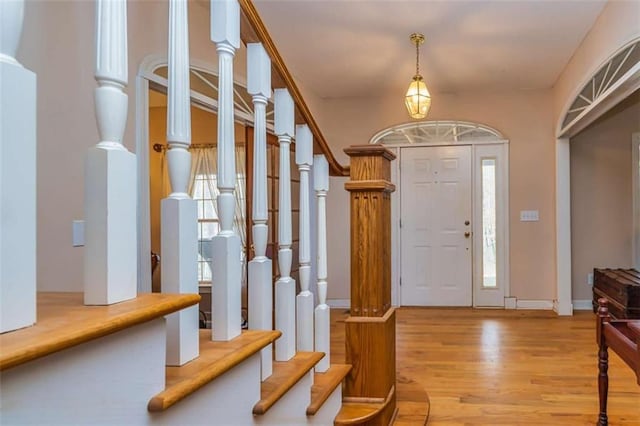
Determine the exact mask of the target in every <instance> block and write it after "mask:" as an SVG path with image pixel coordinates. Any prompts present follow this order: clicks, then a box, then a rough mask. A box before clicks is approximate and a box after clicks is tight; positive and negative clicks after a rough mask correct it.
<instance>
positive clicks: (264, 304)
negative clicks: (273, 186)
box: [247, 43, 273, 380]
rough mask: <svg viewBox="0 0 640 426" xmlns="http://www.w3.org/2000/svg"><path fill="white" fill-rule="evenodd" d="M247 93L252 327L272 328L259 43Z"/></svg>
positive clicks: (267, 369)
mask: <svg viewBox="0 0 640 426" xmlns="http://www.w3.org/2000/svg"><path fill="white" fill-rule="evenodd" d="M247 83H248V84H247V91H248V92H249V94H251V95H252V97H253V106H254V132H253V212H252V215H253V244H254V247H255V257H254V258H253V259H252V260H251V261H250V262H249V328H250V329H255V330H272V329H273V320H272V315H273V290H272V282H271V273H272V272H271V271H272V266H271V259H269V258H268V257H267V256H266V252H267V238H268V225H267V219H268V216H267V209H268V204H267V121H266V109H267V101H268V100H269V98H270V97H271V60H270V59H269V55H267V52H266V51H265V50H264V47H263V46H262V44H260V43H250V44H248V45H247ZM261 358H262V380H264V379H266V378H267V377H269V376H271V373H272V372H273V364H272V361H273V350H272V346H271V345H268V346H267V347H265V348H264V349H263V350H262V351H261Z"/></svg>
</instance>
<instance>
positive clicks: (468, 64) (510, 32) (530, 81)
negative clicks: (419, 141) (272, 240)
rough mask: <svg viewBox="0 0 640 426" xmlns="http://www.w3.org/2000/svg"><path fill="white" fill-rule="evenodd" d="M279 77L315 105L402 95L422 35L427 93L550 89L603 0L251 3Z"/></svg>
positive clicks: (275, 0)
mask: <svg viewBox="0 0 640 426" xmlns="http://www.w3.org/2000/svg"><path fill="white" fill-rule="evenodd" d="M254 2H255V5H256V8H257V9H258V12H259V13H260V16H261V17H262V19H263V21H264V22H265V25H266V27H267V29H268V30H269V32H270V34H271V36H272V38H273V40H274V42H275V44H276V46H277V48H278V50H279V51H280V54H281V55H282V57H283V58H284V61H285V63H286V64H287V67H288V68H289V70H290V72H291V73H292V74H293V75H294V76H295V78H296V79H297V80H298V81H299V82H300V83H301V84H302V85H303V86H304V87H305V89H306V90H311V91H313V92H314V93H315V94H316V95H318V96H320V97H322V98H339V97H366V96H377V95H384V94H397V93H398V92H401V93H403V92H404V91H406V89H407V86H408V84H409V81H410V79H411V77H412V76H413V74H414V73H415V47H414V46H413V45H412V44H411V42H410V41H409V34H411V33H412V32H422V33H424V35H425V36H426V42H425V44H424V45H423V46H422V48H421V52H420V67H421V73H422V75H423V76H424V78H425V81H426V82H427V85H428V87H429V90H430V91H431V92H432V93H458V92H463V91H465V92H466V91H487V90H491V91H501V90H514V89H542V88H549V87H552V86H553V84H554V83H555V81H556V79H557V78H558V76H559V74H560V72H561V71H562V69H563V68H564V66H565V65H566V64H567V62H568V61H569V59H570V58H571V55H572V54H573V52H574V51H575V50H576V48H577V47H578V46H579V45H580V42H581V41H582V39H583V38H584V37H585V35H586V34H587V33H588V31H589V29H590V28H591V27H592V25H593V23H594V22H595V20H596V18H597V17H598V15H599V13H600V12H601V10H602V8H603V7H604V5H605V3H606V1H605V0H594V1H560V0H557V1H540V0H536V1H532V0H522V1H483V0H477V1H426V0H423V1H418V0H414V1H394V0H386V1H380V0H254Z"/></svg>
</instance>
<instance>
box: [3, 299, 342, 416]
mask: <svg viewBox="0 0 640 426" xmlns="http://www.w3.org/2000/svg"><path fill="white" fill-rule="evenodd" d="M198 301H199V296H198V295H170V294H145V295H141V296H139V297H138V298H136V299H133V300H130V301H126V302H121V303H118V304H114V305H109V306H84V305H83V303H82V294H79V293H73V294H70V293H49V294H39V304H38V308H39V309H38V312H39V320H38V323H37V325H36V326H33V327H30V328H26V329H22V330H17V331H14V332H10V333H5V334H2V335H0V348H2V351H1V356H0V380H1V382H2V393H1V395H0V401H1V403H2V407H3V410H2V416H3V417H2V418H3V422H7V423H8V424H14V423H23V422H34V423H38V422H42V421H43V419H45V418H46V419H47V423H48V424H70V423H77V424H87V423H92V424H114V422H115V423H119V424H200V423H204V422H205V421H206V422H209V421H208V420H207V419H211V421H210V422H209V423H210V424H237V425H249V424H261V425H264V424H272V425H285V424H291V425H300V424H322V425H328V424H332V423H333V419H334V417H335V415H336V414H337V411H338V410H339V408H340V402H341V393H342V391H341V383H342V380H343V378H344V377H345V375H346V374H347V373H348V372H349V370H350V366H347V365H335V366H332V367H331V368H330V369H329V371H327V372H326V373H315V374H314V373H313V367H314V366H315V365H316V363H317V362H318V361H319V360H320V359H322V357H324V354H323V353H320V352H298V353H297V354H296V355H295V356H294V357H293V358H292V359H291V360H289V361H286V362H275V363H274V368H273V374H272V375H271V376H270V377H269V378H268V379H267V380H265V381H263V382H261V381H260V350H261V349H262V348H264V347H265V346H267V345H270V344H273V342H274V341H275V340H276V339H277V338H278V337H279V336H280V332H279V331H259V330H248V331H244V332H243V333H242V335H240V336H239V337H237V338H235V339H233V340H230V341H226V342H213V341H211V340H210V330H202V331H201V340H200V356H199V357H198V358H197V359H195V360H193V361H191V362H188V363H186V364H185V365H183V366H180V367H164V363H165V351H164V349H165V340H166V331H165V326H164V325H165V320H164V315H168V314H171V313H174V312H177V311H178V310H180V309H183V308H186V307H188V306H192V305H194V304H196V303H198ZM96 352H99V353H101V354H103V355H105V356H106V359H105V360H103V359H101V358H100V357H96V356H89V355H90V354H93V353H96ZM103 361H104V363H103ZM36 373H37V375H38V377H37V380H33V375H34V374H36ZM95 386H99V387H101V388H103V389H102V390H106V392H107V394H105V393H102V394H101V396H102V397H101V398H94V397H92V391H91V389H92V388H94V387H95ZM154 388H155V389H156V390H157V391H156V392H155V393H153V392H152V393H149V390H151V389H154ZM145 389H146V390H145ZM53 390H55V391H53ZM145 393H146V394H147V396H146V402H145V401H144V399H145ZM33 397H38V398H42V399H44V400H45V401H44V402H43V403H42V404H41V406H40V408H39V410H33V409H32V405H31V404H32V401H33ZM39 400H40V399H39Z"/></svg>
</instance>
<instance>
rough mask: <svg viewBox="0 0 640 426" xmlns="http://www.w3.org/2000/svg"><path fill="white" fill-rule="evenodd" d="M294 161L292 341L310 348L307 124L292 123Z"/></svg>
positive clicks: (310, 155)
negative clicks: (296, 210) (296, 283)
mask: <svg viewBox="0 0 640 426" xmlns="http://www.w3.org/2000/svg"><path fill="white" fill-rule="evenodd" d="M296 164H297V165H298V170H299V171H300V216H299V217H300V221H299V226H300V228H299V233H298V235H299V243H298V246H299V255H298V259H299V264H300V267H299V275H300V294H298V296H297V297H296V345H297V349H298V350H299V351H313V307H314V305H313V293H311V292H310V291H309V282H310V280H311V221H310V217H311V212H310V211H309V210H310V207H309V206H310V204H309V172H310V171H311V165H312V164H313V135H312V134H311V130H309V126H307V125H306V124H302V125H299V126H296Z"/></svg>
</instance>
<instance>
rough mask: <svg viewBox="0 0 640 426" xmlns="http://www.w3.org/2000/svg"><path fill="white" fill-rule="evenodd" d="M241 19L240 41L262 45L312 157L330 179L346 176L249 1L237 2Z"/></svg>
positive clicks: (276, 84)
mask: <svg viewBox="0 0 640 426" xmlns="http://www.w3.org/2000/svg"><path fill="white" fill-rule="evenodd" d="M239 3H240V8H241V10H242V15H241V17H240V38H241V39H242V41H243V42H244V43H245V44H246V43H262V44H263V46H264V48H265V50H266V51H267V53H268V54H269V57H270V58H271V71H272V72H271V82H272V86H273V87H274V88H277V87H286V88H287V89H288V90H289V94H291V97H292V98H293V102H294V103H295V105H296V123H299V124H303V123H304V124H307V125H308V126H309V129H311V132H312V133H313V143H314V153H316V154H324V156H325V157H326V158H327V161H328V162H329V171H330V173H331V175H332V176H349V166H344V165H342V164H340V163H339V162H338V160H337V159H336V157H335V156H334V155H333V153H332V152H331V148H329V144H328V143H327V140H326V139H325V138H324V136H323V135H322V132H321V131H320V127H319V126H318V123H316V120H315V119H314V118H313V115H312V114H311V111H310V110H309V107H308V106H307V104H306V102H305V101H304V99H303V98H302V94H301V93H300V90H299V89H298V86H297V85H296V83H295V81H294V80H293V77H292V76H291V73H289V70H288V69H287V66H286V65H285V63H284V61H283V60H282V57H281V56H280V53H279V52H278V49H276V46H275V44H274V43H273V40H272V39H271V36H270V35H269V32H268V31H267V28H266V27H265V25H264V22H262V19H261V18H260V15H259V14H258V11H257V10H256V8H255V6H254V5H253V2H252V1H251V0H239Z"/></svg>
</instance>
